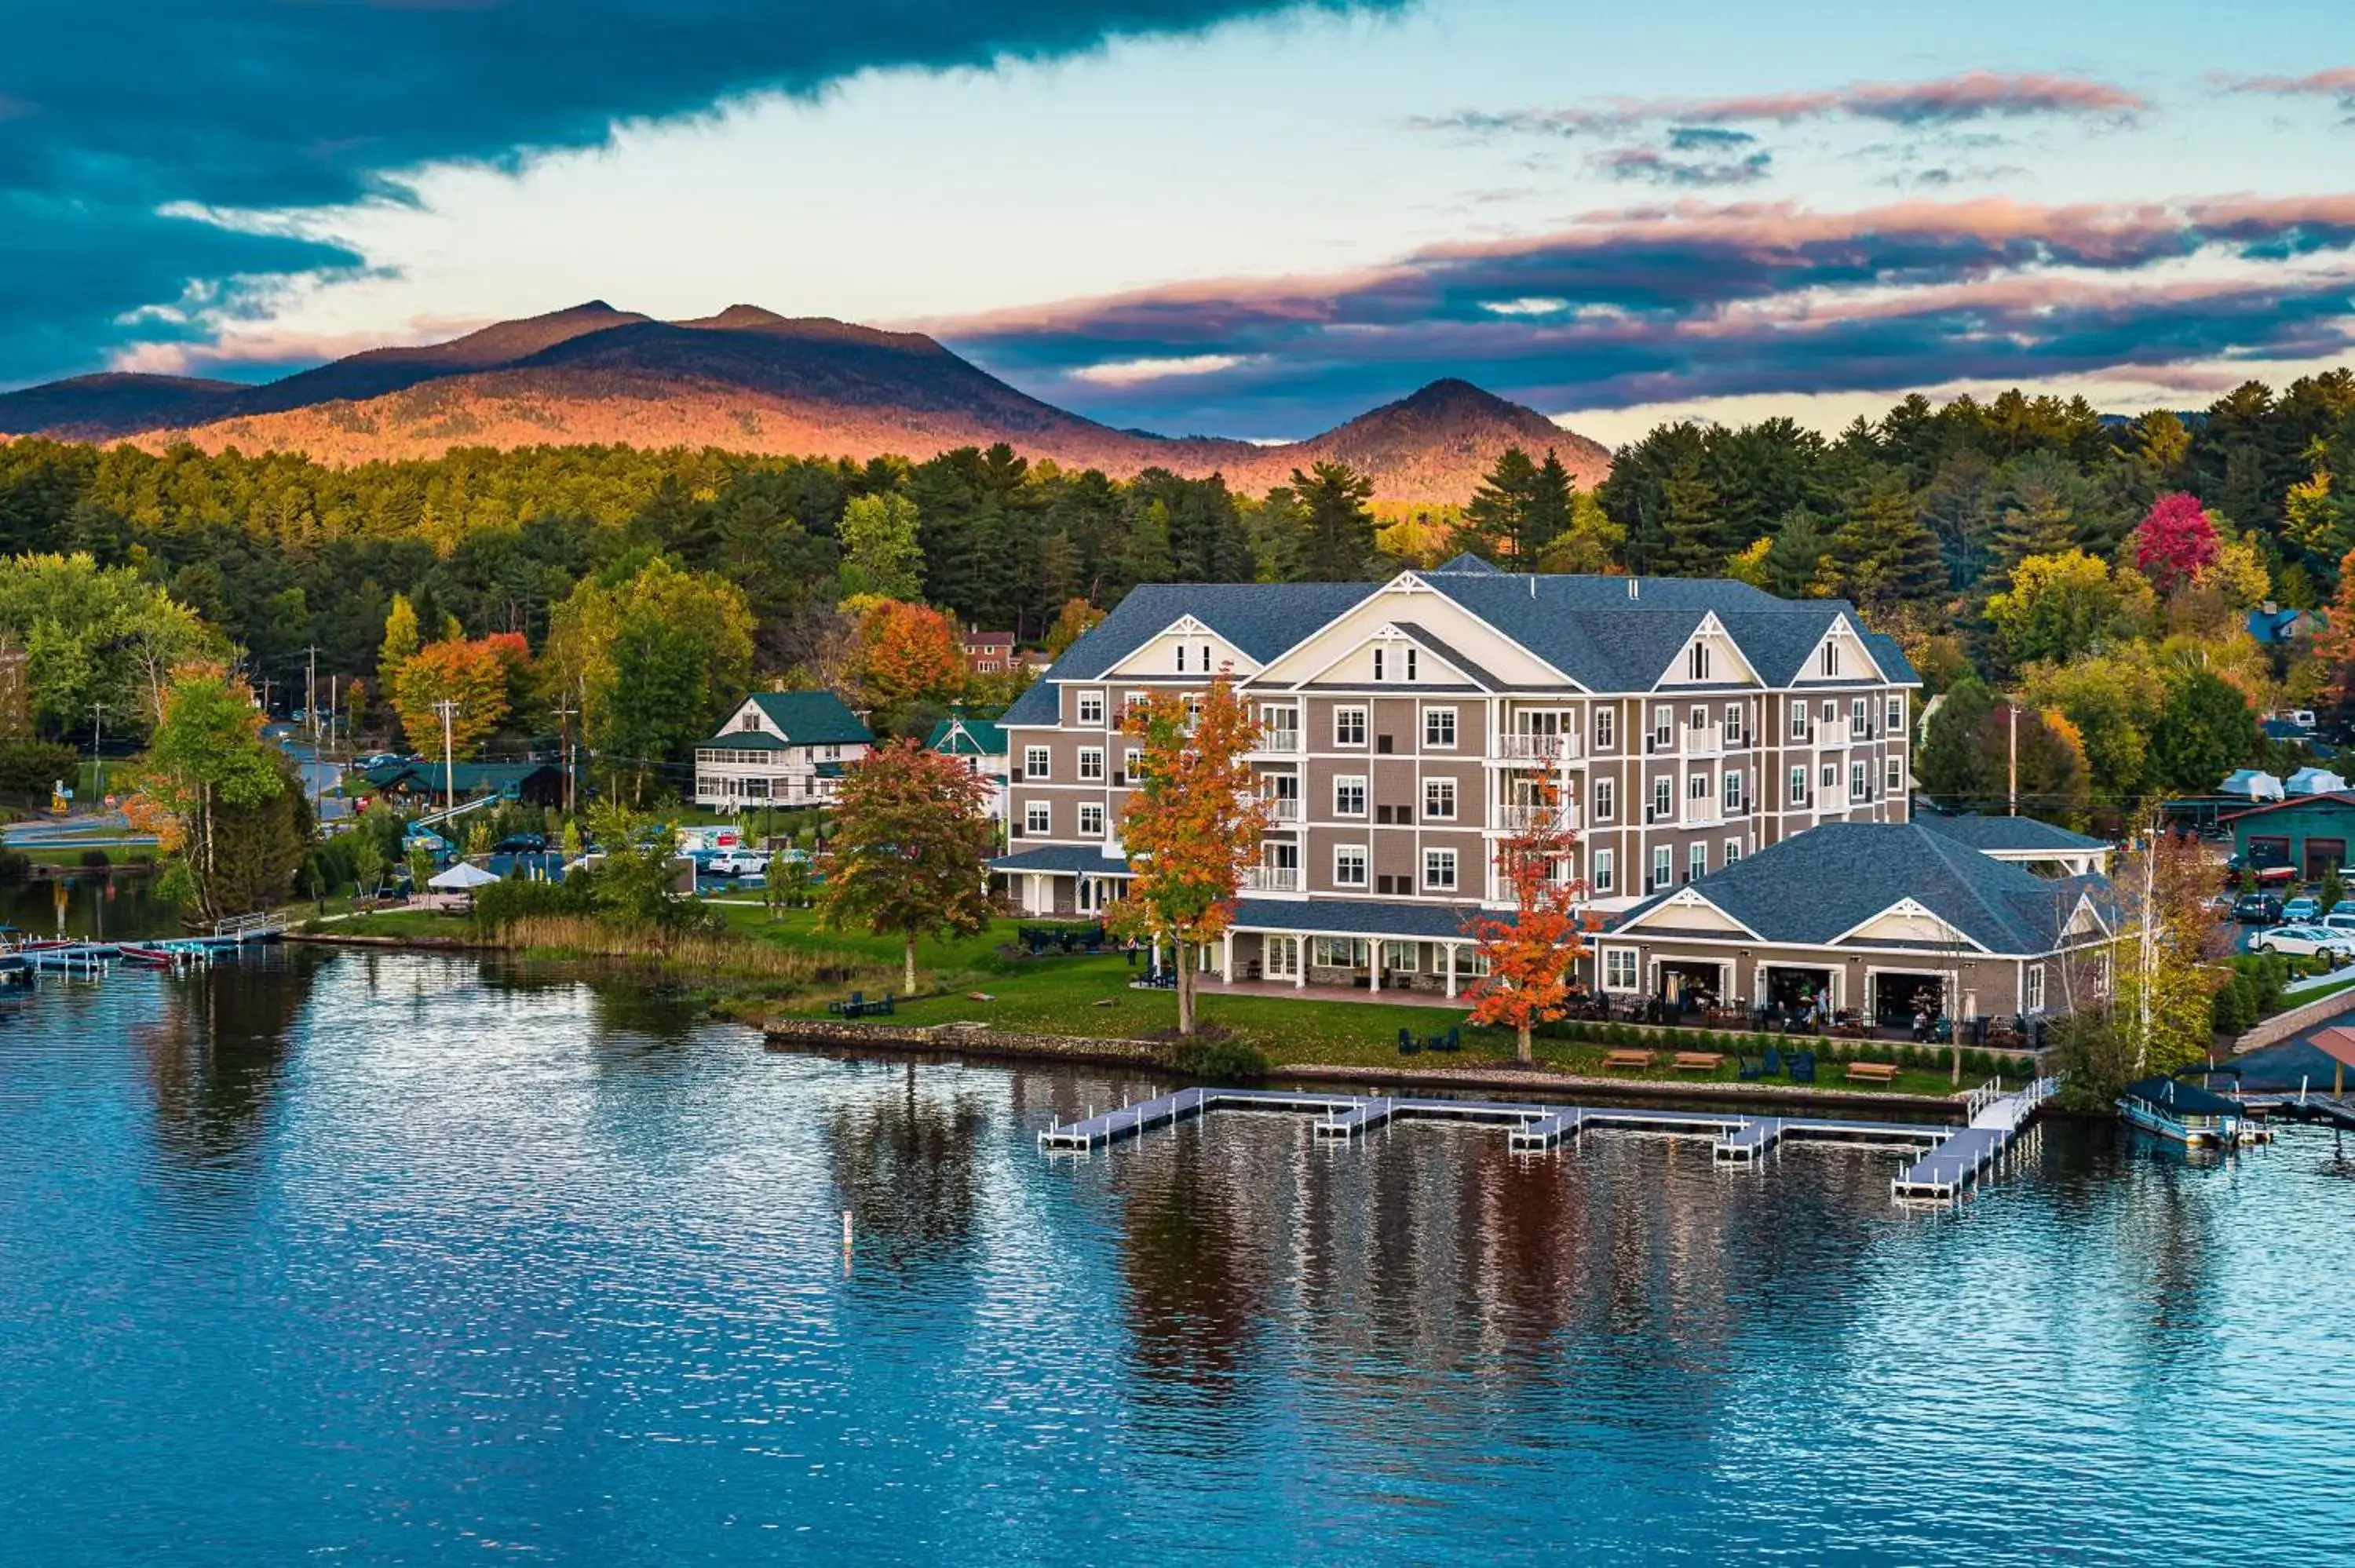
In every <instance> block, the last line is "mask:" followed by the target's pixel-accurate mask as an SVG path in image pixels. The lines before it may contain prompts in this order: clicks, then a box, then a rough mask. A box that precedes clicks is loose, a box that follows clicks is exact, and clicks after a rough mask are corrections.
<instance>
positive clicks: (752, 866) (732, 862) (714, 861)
mask: <svg viewBox="0 0 2355 1568" xmlns="http://www.w3.org/2000/svg"><path fill="white" fill-rule="evenodd" d="M703 869H704V870H706V871H708V872H709V873H710V874H712V875H714V876H751V875H752V874H754V873H756V872H763V871H766V870H768V869H769V863H768V862H767V861H766V860H765V859H763V858H762V856H760V855H757V854H755V853H752V852H751V850H741V849H735V850H721V851H720V852H719V853H717V854H714V855H712V856H710V857H709V859H707V860H705V861H704V862H703Z"/></svg>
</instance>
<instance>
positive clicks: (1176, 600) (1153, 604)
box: [1049, 583, 1380, 681]
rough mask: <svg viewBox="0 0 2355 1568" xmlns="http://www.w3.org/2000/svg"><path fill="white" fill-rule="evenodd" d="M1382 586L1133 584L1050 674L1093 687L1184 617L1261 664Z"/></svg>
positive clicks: (1347, 584) (1355, 584)
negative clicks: (1091, 681) (1092, 682)
mask: <svg viewBox="0 0 2355 1568" xmlns="http://www.w3.org/2000/svg"><path fill="white" fill-rule="evenodd" d="M1378 587H1380V584H1377V583H1139V584H1137V585H1136V587H1135V588H1131V589H1129V590H1128V597H1127V598H1126V599H1122V600H1121V601H1120V606H1119V608H1118V609H1114V611H1113V612H1112V613H1111V614H1110V615H1108V616H1106V617H1104V618H1103V620H1102V621H1100V622H1098V623H1097V624H1096V625H1095V626H1093V627H1092V628H1091V629H1090V630H1088V632H1087V634H1086V635H1085V636H1083V637H1082V638H1081V639H1080V640H1079V641H1077V642H1074V643H1072V644H1071V647H1070V649H1068V650H1067V651H1066V652H1064V654H1063V656H1062V657H1061V658H1060V659H1058V660H1056V661H1055V667H1054V668H1053V669H1052V670H1051V671H1050V672H1049V673H1050V674H1051V675H1053V676H1054V677H1055V678H1057V679H1058V680H1064V681H1087V680H1092V679H1094V678H1095V677H1096V676H1098V675H1101V674H1103V673H1104V672H1105V671H1106V670H1109V669H1111V668H1112V667H1113V666H1114V664H1116V663H1118V662H1120V661H1121V660H1123V659H1124V658H1126V657H1127V656H1128V655H1129V654H1131V653H1133V652H1135V651H1136V650H1137V649H1138V648H1140V647H1142V646H1143V645H1144V644H1145V643H1146V641H1147V640H1149V639H1151V638H1152V637H1154V636H1156V635H1157V634H1158V633H1160V632H1162V631H1164V630H1167V628H1168V627H1169V626H1171V625H1172V624H1173V623H1175V622H1177V621H1178V620H1184V619H1185V618H1186V617H1187V616H1189V615H1190V616H1192V617H1193V618H1194V619H1195V620H1199V621H1200V622H1201V623H1202V624H1203V625H1205V626H1207V627H1209V628H1210V629H1211V630H1213V631H1216V632H1217V633H1218V634H1219V635H1220V636H1221V637H1223V638H1225V639H1226V640H1227V641H1230V642H1231V643H1233V644H1234V645H1235V646H1236V647H1238V648H1240V649H1241V650H1242V651H1243V652H1246V653H1248V654H1250V655H1251V656H1252V658H1253V659H1256V660H1258V661H1259V662H1261V663H1265V662H1268V661H1269V660H1271V659H1273V658H1274V657H1275V656H1276V655H1277V654H1279V653H1281V652H1284V650H1285V649H1287V648H1289V647H1291V646H1292V645H1293V644H1294V643H1295V642H1297V641H1300V640H1301V639H1302V638H1304V637H1305V636H1307V635H1308V634H1309V633H1310V632H1312V631H1314V630H1316V629H1317V628H1318V627H1320V626H1322V625H1324V624H1325V623H1326V622H1327V621H1328V620H1332V619H1333V618H1334V617H1335V616H1337V615H1339V614H1340V613H1341V612H1342V611H1343V610H1345V609H1348V608H1349V607H1350V606H1351V605H1353V604H1356V603H1357V602H1358V601H1359V599H1364V598H1365V597H1366V596H1367V595H1368V594H1369V593H1371V592H1373V591H1374V589H1375V588H1378Z"/></svg>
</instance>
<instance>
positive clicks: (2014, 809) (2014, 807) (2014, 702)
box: [2007, 697, 2019, 817]
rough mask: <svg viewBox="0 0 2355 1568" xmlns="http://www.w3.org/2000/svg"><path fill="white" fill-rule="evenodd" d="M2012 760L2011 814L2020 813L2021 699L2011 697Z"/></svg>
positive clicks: (2010, 770) (2010, 773) (2010, 772)
mask: <svg viewBox="0 0 2355 1568" xmlns="http://www.w3.org/2000/svg"><path fill="white" fill-rule="evenodd" d="M2010 711H2011V761H2010V764H2009V768H2007V773H2008V775H2009V779H2010V781H2011V814H2012V815H2013V816H2015V817H2016V816H2018V815H2019V698H2017V697H2014V698H2012V699H2011V710H2010Z"/></svg>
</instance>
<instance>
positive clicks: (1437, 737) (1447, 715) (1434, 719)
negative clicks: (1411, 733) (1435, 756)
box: [1423, 708, 1455, 751]
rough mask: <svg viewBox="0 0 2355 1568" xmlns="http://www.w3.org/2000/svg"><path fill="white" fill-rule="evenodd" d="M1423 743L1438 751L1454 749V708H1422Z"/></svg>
mask: <svg viewBox="0 0 2355 1568" xmlns="http://www.w3.org/2000/svg"><path fill="white" fill-rule="evenodd" d="M1423 745H1424V746H1426V747H1432V748H1433V749H1434V750H1438V751H1453V750H1455V709H1454V708H1425V709H1423Z"/></svg>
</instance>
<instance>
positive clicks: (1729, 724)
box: [1725, 703, 1742, 746]
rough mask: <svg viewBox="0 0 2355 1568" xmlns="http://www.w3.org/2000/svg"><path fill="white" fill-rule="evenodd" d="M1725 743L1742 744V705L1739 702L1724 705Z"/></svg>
mask: <svg viewBox="0 0 2355 1568" xmlns="http://www.w3.org/2000/svg"><path fill="white" fill-rule="evenodd" d="M1725 744H1726V745H1728V746H1740V745H1741V744H1742V705H1741V704H1740V703H1728V704H1726V705H1725Z"/></svg>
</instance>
